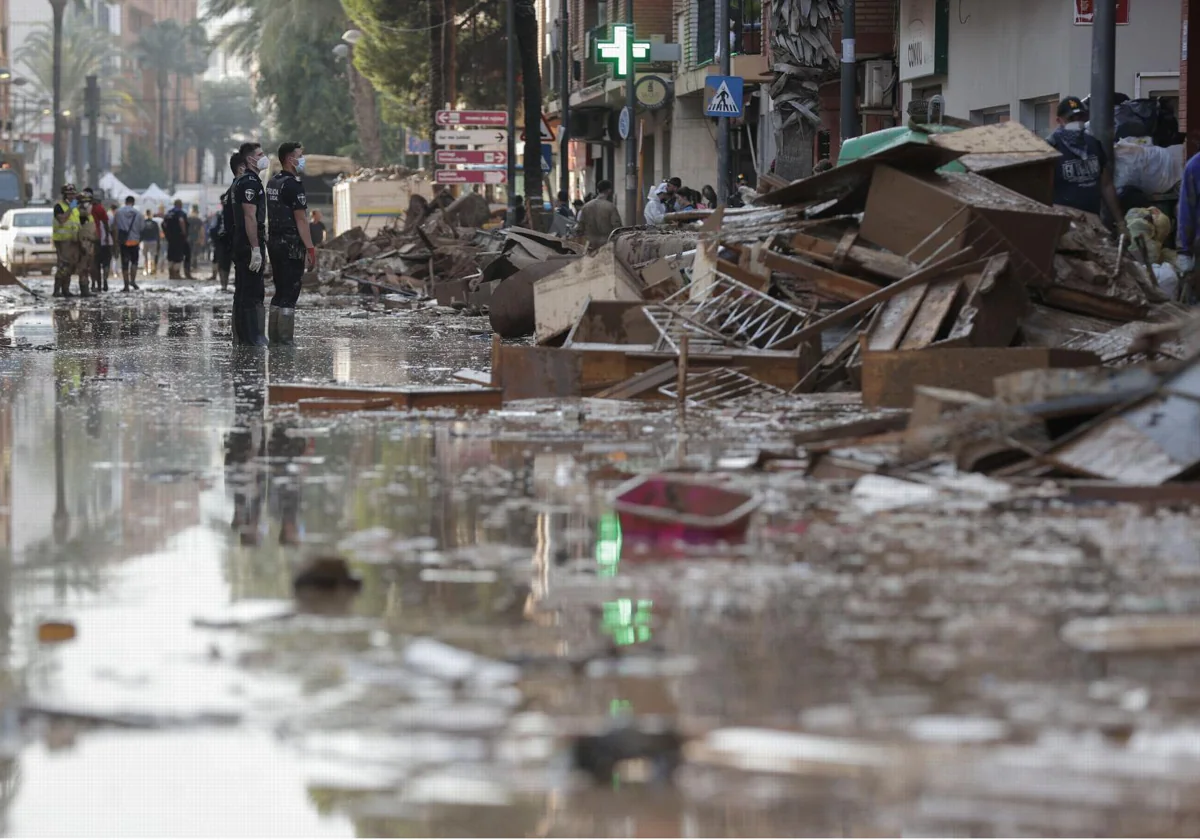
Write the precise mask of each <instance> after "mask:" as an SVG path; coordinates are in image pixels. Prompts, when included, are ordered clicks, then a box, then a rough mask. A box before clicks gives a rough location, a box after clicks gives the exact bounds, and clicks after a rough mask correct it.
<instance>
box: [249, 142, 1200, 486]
mask: <svg viewBox="0 0 1200 840" xmlns="http://www.w3.org/2000/svg"><path fill="white" fill-rule="evenodd" d="M955 125H957V124H955ZM963 127H964V128H965V130H962V131H957V132H953V133H947V134H942V135H938V136H936V137H934V138H932V140H931V141H930V142H928V143H919V142H913V141H911V140H904V141H903V142H897V143H895V144H887V145H885V146H883V147H881V148H880V149H878V150H876V151H874V152H872V153H871V154H869V155H868V156H866V157H864V158H862V159H859V160H855V161H850V162H848V163H846V165H844V166H840V167H835V168H834V169H832V170H829V171H826V172H823V173H821V174H818V175H815V176H813V177H811V178H807V179H803V180H800V181H796V182H794V183H791V184H784V183H781V182H779V180H778V179H773V178H766V179H764V183H763V184H762V185H760V186H761V187H766V188H769V191H766V192H764V193H762V194H761V195H759V196H758V197H757V198H754V199H753V201H752V203H751V204H750V205H749V206H745V207H737V208H732V207H730V208H720V209H717V210H711V211H709V210H705V211H696V212H690V213H683V214H672V215H671V216H668V218H667V220H666V221H667V224H664V225H661V226H658V227H650V228H625V229H621V230H617V231H614V233H613V234H612V237H611V239H610V242H609V244H607V245H606V246H605V247H604V248H601V249H600V250H599V251H597V252H595V253H592V254H585V253H584V250H585V249H584V247H583V246H582V245H580V244H577V243H576V242H572V241H569V240H566V239H561V238H558V237H555V236H551V235H549V234H546V233H540V232H536V231H532V230H528V229H523V228H513V229H508V230H503V231H485V230H481V229H478V228H474V229H472V228H471V227H470V226H469V225H466V224H464V220H465V219H467V217H468V216H471V221H472V222H478V220H479V219H481V218H482V216H483V214H482V208H479V207H470V206H466V205H463V206H462V207H460V208H459V209H458V210H457V211H454V212H450V211H449V210H445V209H441V208H435V209H434V210H433V211H432V212H428V211H421V213H418V214H417V217H414V220H406V222H405V224H404V226H403V227H400V228H394V229H388V228H385V229H384V230H382V231H380V232H379V233H377V234H376V235H375V236H373V237H370V238H368V237H367V236H366V234H365V233H364V232H363V231H361V230H357V229H356V230H352V231H350V232H348V233H346V234H344V235H342V236H340V237H337V238H336V239H334V240H333V241H331V242H330V243H329V245H328V246H327V248H326V249H324V250H323V252H322V256H321V272H320V273H321V276H322V278H323V279H322V282H325V279H326V278H335V279H340V280H342V281H344V282H345V283H346V284H349V285H353V284H354V283H359V284H361V285H362V286H364V287H371V288H379V289H385V290H387V291H389V292H392V293H394V294H397V295H407V296H411V297H413V299H419V298H418V296H422V295H435V296H436V297H437V298H438V299H439V301H441V302H442V303H443V304H445V305H449V306H452V307H456V308H463V309H465V310H467V311H478V310H479V307H480V306H487V307H488V308H489V314H490V316H491V319H492V323H493V327H494V332H496V333H497V334H499V335H500V336H503V337H504V338H505V339H506V341H505V342H503V343H502V342H501V341H500V339H499V338H495V339H494V342H493V349H492V366H491V370H490V371H459V372H458V373H457V374H455V378H456V379H458V380H459V381H462V382H464V383H470V384H471V385H474V386H475V387H473V388H451V389H442V390H438V389H388V390H383V389H353V388H344V387H333V386H300V385H284V386H274V387H273V388H272V396H271V402H272V403H278V402H291V403H295V404H297V405H298V406H299V410H301V411H306V412H317V411H320V412H329V411H341V410H356V411H371V410H379V409H395V408H402V409H403V408H414V407H454V408H457V409H461V410H471V409H480V410H486V409H488V408H493V407H496V406H498V405H501V404H502V403H504V402H508V401H512V400H522V399H546V398H550V399H554V398H600V399H611V400H645V401H651V402H658V403H660V404H662V403H665V402H666V401H668V400H675V401H676V403H677V405H678V409H677V410H678V411H679V413H680V416H681V417H682V416H683V415H684V413H685V411H686V410H687V408H688V407H689V406H694V407H696V408H697V409H703V408H705V407H714V408H715V407H720V408H721V409H722V410H725V409H727V408H730V407H732V408H733V409H734V410H738V409H740V408H742V407H744V406H748V405H750V404H751V403H753V404H755V405H756V406H762V405H768V404H769V405H772V406H775V405H779V406H786V405H789V404H795V403H793V402H791V401H798V400H805V399H812V397H813V396H815V395H819V394H823V393H824V394H832V393H834V392H838V391H842V392H853V391H858V390H861V397H860V398H856V397H853V395H852V394H847V396H849V397H851V398H852V399H856V400H859V401H860V403H861V406H862V407H863V408H865V409H871V410H877V411H878V410H886V411H888V412H890V413H884V411H880V412H879V413H880V414H882V415H883V416H881V417H880V416H872V417H869V418H866V419H863V420H861V421H854V422H852V423H849V424H848V425H847V424H842V425H841V426H840V427H839V426H836V425H835V426H833V427H828V428H826V427H817V428H816V429H815V430H813V429H812V428H811V427H807V428H806V429H805V431H803V432H797V436H796V446H798V447H802V449H801V450H799V452H800V453H807V455H805V454H798V455H796V456H795V457H790V456H788V455H786V454H785V455H784V456H781V457H783V458H784V460H786V461H788V462H789V463H791V462H793V461H794V462H795V463H796V464H797V465H800V464H803V465H805V468H807V469H808V470H809V472H810V474H811V475H814V476H829V477H836V476H841V477H850V476H861V475H863V474H876V473H878V474H881V475H882V474H886V472H887V471H888V470H889V469H903V470H912V469H918V470H919V469H920V468H921V465H922V464H925V463H928V462H929V461H930V459H935V458H948V459H950V460H951V461H952V462H953V463H954V464H956V465H957V466H958V468H959V469H961V470H970V471H976V472H980V473H984V474H986V475H992V476H995V477H998V478H1004V479H1006V480H1011V481H1032V480H1042V479H1045V478H1060V479H1064V480H1066V481H1069V482H1071V487H1073V488H1074V489H1073V490H1070V491H1069V493H1068V494H1069V495H1070V497H1071V498H1087V497H1090V498H1104V497H1105V493H1106V491H1104V490H1103V489H1102V488H1103V487H1104V486H1110V487H1117V486H1118V485H1119V486H1121V487H1124V488H1126V490H1125V491H1123V492H1118V491H1116V490H1113V491H1111V492H1108V496H1109V497H1111V498H1114V499H1119V498H1130V499H1133V500H1137V499H1143V500H1144V499H1151V498H1153V499H1162V500H1176V501H1178V500H1181V499H1183V500H1186V499H1188V498H1191V496H1190V493H1191V492H1192V491H1191V490H1190V489H1187V485H1186V482H1187V480H1188V479H1190V478H1192V477H1194V476H1195V475H1197V474H1200V432H1198V431H1197V429H1200V385H1197V384H1196V383H1197V382H1198V381H1200V367H1197V365H1198V364H1200V363H1198V362H1197V361H1196V360H1197V354H1198V353H1200V319H1193V318H1191V316H1190V313H1188V312H1187V311H1186V310H1185V309H1183V308H1182V307H1180V306H1179V305H1177V304H1175V303H1173V302H1171V301H1168V300H1167V299H1166V296H1165V295H1164V294H1163V293H1162V292H1161V291H1159V289H1158V288H1157V285H1156V282H1155V280H1154V278H1153V277H1151V276H1150V275H1149V274H1148V272H1147V269H1146V267H1145V266H1144V265H1143V261H1142V260H1141V259H1140V257H1139V256H1137V255H1134V254H1130V253H1129V251H1128V249H1126V248H1123V247H1122V243H1120V242H1119V241H1118V240H1117V239H1116V238H1115V237H1113V236H1112V235H1111V234H1110V232H1109V231H1107V230H1105V229H1104V228H1103V227H1102V226H1100V223H1099V221H1098V220H1097V219H1095V218H1094V217H1090V216H1087V215H1086V214H1079V213H1075V212H1073V211H1070V210H1066V209H1064V208H1061V207H1056V206H1052V205H1050V204H1049V203H1048V202H1049V200H1050V197H1051V192H1052V186H1053V175H1052V168H1053V160H1054V157H1055V152H1054V150H1053V149H1052V148H1050V147H1049V146H1048V145H1047V144H1046V143H1045V142H1044V141H1042V140H1041V139H1040V138H1038V137H1036V136H1035V135H1033V134H1032V133H1031V132H1029V131H1027V130H1025V129H1024V128H1021V127H1020V126H1017V125H1007V126H981V127H965V126H963ZM472 203H475V204H477V202H472ZM451 209H453V208H451ZM476 211H479V212H476ZM472 214H474V215H472ZM485 295H486V297H485ZM472 301H474V303H472ZM529 338H532V343H531V342H530V341H529V340H528V339H529ZM685 346H686V348H687V349H686V351H685V350H684V347H685ZM685 353H686V361H685V359H684V355H685ZM1193 380H1196V381H1193ZM781 411H783V409H781ZM694 416H695V415H692V414H689V416H688V418H689V419H692V418H693V417H694ZM781 416H786V413H784V414H781ZM839 446H840V447H842V448H841V449H839V448H838V447H839ZM847 447H852V448H853V450H854V451H853V453H850V451H849V450H848V449H847ZM777 460H778V459H777ZM1080 479H1083V481H1080ZM1106 481H1107V482H1113V483H1114V484H1112V485H1104V482H1106ZM1168 482H1171V483H1173V486H1174V487H1176V488H1177V489H1176V490H1171V491H1162V492H1151V491H1152V490H1153V488H1155V487H1158V486H1162V485H1164V484H1166V483H1168ZM1064 486H1066V485H1064ZM1098 488H1099V489H1098Z"/></svg>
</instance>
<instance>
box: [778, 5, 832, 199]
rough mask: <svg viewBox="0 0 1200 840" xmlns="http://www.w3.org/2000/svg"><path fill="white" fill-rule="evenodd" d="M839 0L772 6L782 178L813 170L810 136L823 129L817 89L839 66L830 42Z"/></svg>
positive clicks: (779, 158)
mask: <svg viewBox="0 0 1200 840" xmlns="http://www.w3.org/2000/svg"><path fill="white" fill-rule="evenodd" d="M841 10H842V0H781V2H777V3H772V4H771V32H772V36H771V64H772V66H773V67H774V70H775V81H774V82H773V83H772V85H771V87H770V94H771V101H772V102H774V103H775V106H776V107H777V108H779V109H780V110H781V111H782V112H783V113H784V114H786V116H784V118H783V122H782V124H781V126H780V128H779V143H778V146H779V156H778V157H777V159H776V160H777V164H776V172H777V174H778V175H779V176H780V177H783V178H788V179H789V180H790V179H794V178H801V177H804V176H805V175H808V174H810V173H811V172H812V146H813V136H814V135H815V133H816V131H817V129H818V127H820V125H821V116H820V110H821V97H820V90H821V85H822V84H824V83H825V82H830V81H833V80H834V79H836V78H837V75H838V71H839V68H840V66H841V65H840V63H839V60H838V54H837V51H836V50H835V49H834V48H833V41H832V40H831V39H830V29H831V26H832V24H833V20H834V17H835V16H836V15H839V14H840V13H841Z"/></svg>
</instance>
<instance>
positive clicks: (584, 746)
mask: <svg viewBox="0 0 1200 840" xmlns="http://www.w3.org/2000/svg"><path fill="white" fill-rule="evenodd" d="M683 743H684V740H683V736H681V735H680V734H679V733H678V732H675V731H674V730H667V731H665V732H644V731H642V730H641V729H637V728H635V727H632V726H624V727H621V728H620V729H614V730H613V731H612V732H608V733H605V734H604V735H583V736H580V737H579V738H576V739H575V744H574V746H573V748H572V756H573V758H574V761H575V766H576V767H577V768H578V769H580V770H583V771H585V772H587V773H590V774H591V776H592V778H593V779H595V780H596V782H598V783H599V784H611V783H612V781H613V776H614V774H615V773H616V772H617V771H618V768H619V767H620V766H621V765H622V764H625V763H626V762H633V761H638V760H642V761H645V762H647V763H648V764H649V770H650V773H649V780H650V781H655V782H665V781H669V780H670V779H671V777H672V776H674V775H675V770H676V768H678V767H679V764H680V762H681V761H682V760H683Z"/></svg>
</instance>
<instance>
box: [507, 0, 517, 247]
mask: <svg viewBox="0 0 1200 840" xmlns="http://www.w3.org/2000/svg"><path fill="white" fill-rule="evenodd" d="M507 18H508V19H507V21H506V23H505V26H506V29H507V35H506V36H505V39H504V40H505V56H504V59H505V67H506V72H507V74H508V75H507V77H506V79H505V84H506V87H507V90H508V185H507V186H508V189H507V194H508V224H510V225H511V224H513V223H514V222H516V220H517V3H516V0H508V9H507Z"/></svg>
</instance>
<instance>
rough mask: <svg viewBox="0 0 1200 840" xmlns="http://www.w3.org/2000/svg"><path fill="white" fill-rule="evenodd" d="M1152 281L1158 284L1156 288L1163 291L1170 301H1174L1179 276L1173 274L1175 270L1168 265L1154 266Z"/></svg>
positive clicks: (1177, 289)
mask: <svg viewBox="0 0 1200 840" xmlns="http://www.w3.org/2000/svg"><path fill="white" fill-rule="evenodd" d="M1154 279H1155V281H1156V282H1157V283H1158V288H1160V289H1162V290H1163V293H1164V294H1166V295H1167V296H1168V297H1170V298H1171V300H1174V299H1175V294H1176V292H1178V291H1179V275H1178V274H1176V273H1175V268H1174V266H1172V265H1171V264H1170V263H1159V264H1158V265H1156V266H1154Z"/></svg>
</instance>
